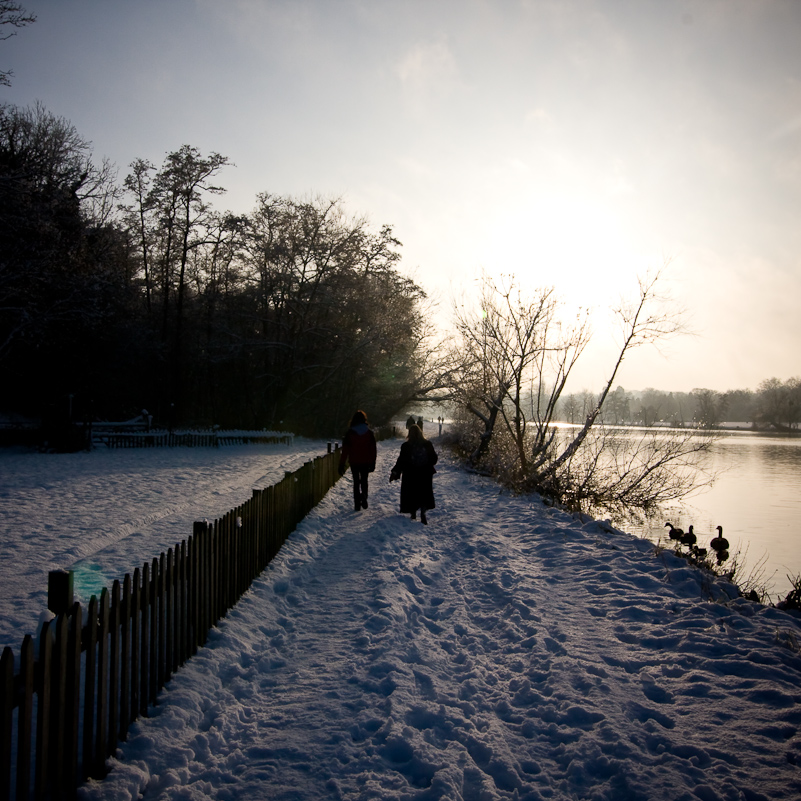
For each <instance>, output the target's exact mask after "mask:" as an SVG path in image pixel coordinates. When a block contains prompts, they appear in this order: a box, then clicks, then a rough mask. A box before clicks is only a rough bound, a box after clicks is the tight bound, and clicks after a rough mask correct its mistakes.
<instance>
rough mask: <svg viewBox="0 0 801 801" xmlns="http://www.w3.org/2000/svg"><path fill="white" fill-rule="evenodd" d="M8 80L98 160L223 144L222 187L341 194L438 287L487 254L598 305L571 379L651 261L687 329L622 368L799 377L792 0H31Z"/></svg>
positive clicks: (447, 290) (243, 206)
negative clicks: (389, 232)
mask: <svg viewBox="0 0 801 801" xmlns="http://www.w3.org/2000/svg"><path fill="white" fill-rule="evenodd" d="M23 6H24V7H25V8H26V9H27V10H28V11H30V12H32V13H34V14H36V16H37V21H36V22H35V23H34V24H33V25H30V26H28V27H26V28H24V29H21V30H20V31H18V33H17V35H16V36H14V37H13V38H11V39H9V40H7V41H4V42H0V68H2V69H9V68H11V69H13V70H14V76H13V78H12V86H11V87H10V88H4V87H0V100H2V101H6V102H10V103H13V104H16V105H20V106H25V105H29V104H32V103H34V102H35V101H37V100H38V101H41V102H42V103H43V104H44V105H45V107H46V108H47V110H48V111H50V112H52V113H54V114H56V115H58V116H62V117H65V118H66V119H68V120H70V121H71V122H72V123H73V124H74V125H75V127H76V128H77V130H78V132H79V133H80V134H81V135H82V136H83V137H84V138H86V139H88V140H90V141H91V142H92V143H93V152H94V154H95V157H96V158H97V159H98V160H99V159H100V158H103V157H107V158H109V159H110V160H111V161H112V162H114V163H115V164H116V165H117V166H118V168H119V170H120V180H121V179H122V178H123V177H124V176H125V175H126V174H127V168H128V165H129V164H130V163H131V162H132V161H133V160H134V159H135V158H140V157H141V158H146V159H149V160H150V161H152V162H153V163H155V164H157V165H158V164H161V163H162V161H163V160H164V157H165V155H166V154H167V153H169V152H172V151H174V150H177V149H178V148H179V147H180V146H181V145H183V144H190V145H193V146H195V147H198V148H199V149H200V150H201V151H202V152H203V153H204V154H208V153H210V152H218V153H221V154H223V155H225V156H227V157H228V158H229V159H230V160H231V162H232V163H233V164H234V165H235V166H232V167H228V168H226V169H225V170H224V171H223V173H222V174H221V175H220V183H221V184H222V185H223V186H225V187H226V189H227V193H226V194H225V195H224V196H222V197H221V198H219V199H217V200H216V202H215V205H216V206H217V207H218V208H220V209H230V210H231V211H234V212H238V213H243V212H247V211H250V210H251V209H252V208H254V206H255V198H256V195H257V194H258V193H260V192H265V191H268V192H271V193H276V194H282V195H291V196H296V197H308V196H313V195H322V196H324V197H342V198H343V199H344V201H345V203H346V206H347V208H348V210H349V211H350V212H351V213H353V214H354V215H365V216H366V217H368V218H369V220H370V221H371V223H372V224H374V226H375V227H376V228H377V227H378V226H380V225H383V224H385V223H388V224H390V225H392V226H393V228H394V231H395V234H396V235H397V237H398V238H399V239H400V241H401V242H402V243H403V248H402V253H403V263H402V267H401V269H402V271H403V272H404V273H406V274H408V275H410V276H411V277H413V278H414V279H415V280H416V281H417V282H418V283H419V284H420V285H421V286H422V287H423V288H424V289H425V290H426V291H427V292H428V294H429V295H430V296H431V297H432V298H433V299H435V300H436V302H437V303H438V311H436V312H434V313H433V314H435V322H436V323H437V324H438V325H439V326H440V327H441V328H442V329H443V330H444V329H445V327H446V326H447V324H448V321H449V319H450V312H451V308H452V303H453V301H454V300H457V299H460V298H462V297H466V298H468V299H469V297H470V296H471V293H472V294H475V292H476V291H477V281H478V278H479V276H480V275H481V274H482V273H486V274H488V275H490V276H493V277H499V276H501V275H505V276H510V275H513V276H515V278H516V280H517V281H518V283H519V284H520V285H521V287H523V289H524V290H525V291H533V290H534V289H536V288H537V287H544V286H548V287H550V286H553V287H554V288H555V289H556V292H557V294H558V295H559V297H561V298H562V299H563V300H564V304H565V306H564V307H565V313H566V315H571V314H572V312H573V310H574V309H575V307H577V306H580V307H583V308H589V309H591V310H592V312H593V320H594V322H593V330H594V337H593V343H592V347H591V348H590V349H589V350H588V351H587V352H586V353H585V356H584V357H583V361H582V363H580V370H579V371H578V372H577V373H576V375H575V382H574V384H573V385H572V386H570V389H572V390H575V391H579V390H581V389H585V388H586V389H591V390H597V389H599V388H600V386H601V385H602V384H603V382H604V380H605V379H606V377H607V376H608V373H609V370H610V368H611V366H612V364H613V362H614V356H615V351H616V347H617V344H616V343H617V342H618V341H619V337H618V330H617V328H616V326H615V325H614V323H613V317H612V315H611V314H610V309H611V308H612V307H613V306H614V305H616V304H617V303H618V302H619V301H620V298H621V297H623V298H626V297H631V295H632V293H634V294H636V289H637V277H638V276H640V275H643V274H645V273H646V272H648V271H654V270H657V269H660V268H663V273H662V276H663V277H662V279H661V281H660V285H661V287H662V289H663V290H664V292H665V294H666V296H667V297H668V298H669V302H668V305H667V306H665V309H666V310H667V313H668V314H671V315H681V319H682V320H683V322H684V324H685V325H684V327H685V329H686V330H687V331H688V333H687V334H685V335H683V336H681V337H679V338H675V339H671V340H669V341H665V342H663V343H662V345H661V347H660V348H658V349H653V348H641V349H637V350H636V351H633V352H632V353H631V354H630V357H629V358H627V360H626V361H625V362H624V365H623V369H622V370H621V372H620V373H619V375H618V377H617V380H616V382H615V384H616V385H623V386H624V387H625V388H626V389H630V390H634V389H643V388H646V387H654V388H657V389H663V390H675V391H690V390H692V389H694V388H697V387H704V388H709V389H715V390H718V391H725V390H727V389H738V388H752V389H755V388H756V387H757V386H758V385H759V383H760V382H761V381H763V380H765V379H767V378H771V377H777V378H779V379H781V380H786V379H788V378H790V377H793V376H798V375H801V364H800V363H799V356H798V351H799V347H798V346H799V344H800V343H801V314H799V306H800V305H801V302H800V300H799V299H801V227H799V225H798V220H799V218H800V217H801V180H799V179H801V48H799V47H798V42H799V41H801V5H799V4H798V3H795V2H793V1H792V0H760V2H740V1H739V0H729V1H727V2H716V0H642V1H641V2H626V1H624V0H608V1H607V2H592V0H565V1H564V2H548V1H546V0H496V1H495V2H491V1H490V0H459V2H457V1H456V0H440V1H439V2H430V0H405V1H404V2H400V3H399V2H397V1H396V0H392V2H385V1H384V0H372V1H368V0H291V2H290V1H289V0H285V1H283V2H280V1H278V0H229V1H228V2H226V3H220V2H218V0H158V1H157V0H138V2H136V3H130V2H123V1H122V0H70V2H64V0H25V2H23Z"/></svg>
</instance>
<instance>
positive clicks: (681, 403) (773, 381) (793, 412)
mask: <svg viewBox="0 0 801 801" xmlns="http://www.w3.org/2000/svg"><path fill="white" fill-rule="evenodd" d="M594 399H595V395H593V394H592V393H589V392H587V393H581V394H572V395H567V396H565V397H564V398H563V399H562V403H561V407H560V415H559V416H560V419H561V420H563V421H565V422H569V423H580V422H583V420H584V418H585V417H586V415H587V410H588V409H590V408H592V405H593V403H594ZM603 419H604V422H606V423H609V424H613V425H618V424H636V425H644V426H653V425H660V424H661V425H666V424H667V425H671V426H677V427H683V426H696V427H701V428H715V427H716V426H720V425H721V424H723V423H725V422H727V421H730V422H732V423H738V424H743V423H749V424H750V425H751V427H753V428H754V429H755V430H774V431H795V430H797V429H798V427H799V423H801V378H790V379H788V380H787V381H784V382H782V381H780V380H779V379H778V378H769V379H767V380H765V381H763V382H762V383H761V384H760V385H759V387H758V388H757V389H756V390H751V389H734V390H729V391H728V392H716V391H715V390H711V389H694V390H693V391H692V392H665V391H663V390H658V389H645V390H642V391H636V392H627V391H626V390H625V389H624V388H623V387H618V388H617V389H616V390H615V391H614V392H611V393H610V394H609V396H608V397H607V399H606V402H605V404H604V409H603Z"/></svg>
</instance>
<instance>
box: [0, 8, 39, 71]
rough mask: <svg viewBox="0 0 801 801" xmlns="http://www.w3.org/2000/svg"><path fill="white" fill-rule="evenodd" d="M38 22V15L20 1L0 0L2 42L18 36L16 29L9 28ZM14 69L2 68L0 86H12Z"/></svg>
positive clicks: (0, 34) (0, 35) (0, 40)
mask: <svg viewBox="0 0 801 801" xmlns="http://www.w3.org/2000/svg"><path fill="white" fill-rule="evenodd" d="M32 22H36V15H35V14H29V13H28V12H27V11H26V10H25V9H24V8H23V7H22V6H21V5H20V4H19V3H12V2H10V0H0V42H2V41H5V40H6V39H10V38H11V37H12V36H16V34H17V32H16V31H15V30H8V29H9V28H24V27H25V26H26V25H30V24H31V23H32ZM13 75H14V72H13V70H0V86H11V78H12V77H13Z"/></svg>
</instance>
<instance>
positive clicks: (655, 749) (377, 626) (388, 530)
mask: <svg viewBox="0 0 801 801" xmlns="http://www.w3.org/2000/svg"><path fill="white" fill-rule="evenodd" d="M398 445H399V441H397V442H394V443H392V442H391V443H386V444H382V445H380V446H379V447H380V452H379V466H378V470H377V472H376V473H375V474H374V475H373V477H372V482H371V496H370V508H369V510H367V511H364V512H361V513H354V512H353V511H352V508H351V494H350V493H351V484H350V480H349V478H346V479H345V480H343V481H341V482H340V483H339V484H338V485H337V486H336V487H335V488H334V489H333V490H332V491H331V492H330V493H329V494H328V496H327V497H326V498H325V499H324V501H323V502H322V503H321V504H320V506H319V507H318V508H317V509H316V510H314V511H313V512H312V513H311V514H310V515H309V516H308V518H307V519H306V520H305V521H303V523H302V524H301V525H300V527H299V529H298V530H297V531H296V532H295V533H293V534H292V535H291V537H290V538H289V540H288V541H287V543H286V544H285V545H284V547H283V548H282V550H281V552H280V554H279V555H278V557H277V558H276V559H275V560H274V561H273V563H272V564H271V565H270V566H269V567H268V568H267V570H266V571H265V572H264V573H263V574H262V576H261V577H260V578H259V579H258V580H257V581H256V582H255V584H254V586H253V587H252V589H251V591H250V592H249V593H248V594H247V595H246V596H245V597H244V598H243V599H242V600H241V601H240V603H239V604H238V605H237V606H236V608H235V609H234V610H232V611H231V612H230V613H229V615H228V617H227V618H226V619H225V620H223V621H222V622H221V624H220V625H219V627H218V628H217V629H216V630H215V631H213V632H212V634H211V636H210V641H209V645H208V647H207V648H205V649H203V650H202V651H201V652H200V653H199V654H198V655H197V656H196V657H194V658H193V659H192V660H190V662H189V663H188V664H187V665H186V666H185V667H184V668H182V669H181V670H180V671H179V673H178V674H177V675H176V676H175V677H174V678H173V680H172V681H171V682H170V683H169V685H168V688H167V690H166V691H165V692H163V693H162V695H161V696H160V699H159V705H158V706H157V707H156V708H155V709H154V710H152V714H151V717H150V718H149V719H146V720H141V721H139V722H138V723H136V724H135V725H134V727H133V729H132V731H131V732H130V735H129V738H128V741H127V742H126V743H125V744H124V745H122V746H121V747H120V749H119V751H118V754H117V759H115V760H112V761H111V763H110V767H111V773H110V774H109V776H108V778H107V779H106V780H104V781H103V782H98V783H92V784H90V785H87V786H85V787H84V788H82V789H81V791H80V798H81V799H83V800H84V801H89V800H90V799H103V801H110V800H111V799H136V798H140V797H143V798H144V799H149V800H150V799H152V800H153V801H155V799H209V798H212V799H267V798H269V799H281V800H282V801H288V800H289V799H304V801H309V800H311V799H464V800H465V801H478V800H479V799H481V800H482V801H491V800H492V799H609V800H610V801H612V799H614V800H615V801H621V800H624V799H671V800H673V799H676V800H678V799H682V801H684V800H686V801H690V799H693V800H695V799H701V801H717V800H718V799H725V801H756V799H798V798H801V776H800V775H799V770H801V768H800V767H799V765H801V735H799V729H798V727H799V723H801V688H800V687H799V678H801V658H800V657H799V654H798V645H797V644H798V637H799V631H798V627H797V624H796V621H795V619H794V618H792V617H790V616H789V615H788V614H786V613H784V612H781V611H779V610H776V609H772V608H763V607H761V606H760V605H758V604H753V603H750V602H748V601H745V600H742V599H737V598H734V597H733V596H734V595H735V593H734V591H733V588H731V587H730V586H729V585H727V584H725V583H723V582H719V581H716V580H711V579H710V578H709V577H708V576H705V575H704V574H702V573H700V572H699V571H697V570H695V569H694V568H691V567H689V566H688V565H687V564H686V562H684V561H683V560H680V559H678V558H677V557H675V556H673V555H672V554H671V553H669V552H664V553H662V554H660V555H655V554H654V547H653V545H652V544H651V543H650V542H647V541H644V540H638V539H635V538H633V537H631V536H629V535H626V534H622V533H620V532H618V531H615V530H612V529H610V528H609V527H608V526H606V525H604V524H603V523H596V522H593V523H589V524H586V525H583V524H581V523H580V522H579V521H577V520H576V519H574V518H573V517H571V516H569V515H567V514H565V513H562V512H559V511H555V510H551V509H548V508H546V507H545V506H543V505H542V504H541V503H539V502H538V501H537V500H536V499H531V498H529V499H526V498H514V497H509V496H508V495H506V494H500V493H499V492H498V489H497V487H496V486H495V485H493V484H492V483H491V482H489V481H487V480H484V479H482V478H478V477H475V476H469V475H466V474H465V473H463V472H461V471H459V470H458V469H457V468H456V467H455V466H454V465H453V464H451V463H449V462H448V460H447V458H446V459H443V460H442V461H441V463H440V465H439V467H440V470H439V473H438V474H437V476H436V478H435V493H436V496H437V504H438V505H437V509H436V510H435V511H434V512H432V513H431V514H430V524H429V525H428V526H427V527H424V526H422V525H421V524H420V523H419V522H414V521H411V520H409V519H408V517H402V516H400V515H399V514H398V513H397V511H396V510H397V503H398V487H397V484H393V485H389V484H388V483H387V476H388V473H389V468H390V467H391V465H392V463H393V461H394V458H395V454H396V451H397V448H398Z"/></svg>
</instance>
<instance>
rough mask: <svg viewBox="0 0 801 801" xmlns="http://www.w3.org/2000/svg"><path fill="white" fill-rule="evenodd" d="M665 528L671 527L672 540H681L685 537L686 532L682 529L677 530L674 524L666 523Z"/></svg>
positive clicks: (669, 533)
mask: <svg viewBox="0 0 801 801" xmlns="http://www.w3.org/2000/svg"><path fill="white" fill-rule="evenodd" d="M665 526H666V527H667V526H670V531H669V532H668V536H669V537H670V539H672V540H681V538H682V537H683V536H684V530H683V529H680V528H675V527H674V526H673V523H665Z"/></svg>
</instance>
